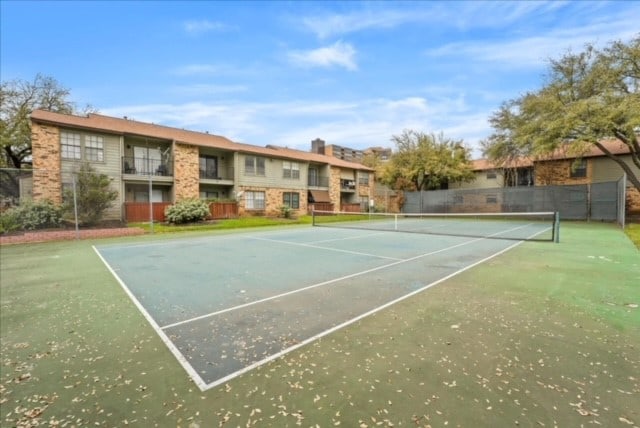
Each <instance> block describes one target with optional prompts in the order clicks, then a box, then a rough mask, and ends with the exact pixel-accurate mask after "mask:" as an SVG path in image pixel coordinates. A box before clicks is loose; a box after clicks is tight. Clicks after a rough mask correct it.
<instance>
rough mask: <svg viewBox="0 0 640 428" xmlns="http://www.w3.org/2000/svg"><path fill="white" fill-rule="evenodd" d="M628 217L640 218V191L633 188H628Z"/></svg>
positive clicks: (626, 202)
mask: <svg viewBox="0 0 640 428" xmlns="http://www.w3.org/2000/svg"><path fill="white" fill-rule="evenodd" d="M625 205H626V208H627V209H626V211H627V215H629V216H632V217H640V191H638V189H636V188H635V187H633V186H627V197H626V201H625Z"/></svg>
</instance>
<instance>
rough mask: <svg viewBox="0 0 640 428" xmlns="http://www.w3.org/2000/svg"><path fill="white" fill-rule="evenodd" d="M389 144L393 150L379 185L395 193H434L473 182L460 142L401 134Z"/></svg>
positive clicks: (464, 150) (468, 160) (414, 134)
mask: <svg viewBox="0 0 640 428" xmlns="http://www.w3.org/2000/svg"><path fill="white" fill-rule="evenodd" d="M391 141H393V142H394V143H395V144H396V146H397V150H396V151H395V152H394V153H393V155H391V159H390V160H389V162H388V163H387V164H386V167H385V169H384V172H383V174H382V182H384V183H385V184H387V185H389V186H392V187H393V188H395V189H397V190H429V189H437V188H440V187H441V186H442V185H443V184H447V183H451V182H464V181H469V180H471V179H473V171H472V169H471V162H470V153H469V150H468V149H467V148H466V147H465V146H464V144H463V142H462V140H452V139H450V138H447V137H445V136H444V135H443V134H438V135H436V134H425V133H423V132H418V131H413V130H405V131H403V133H402V134H401V135H394V136H393V137H392V138H391Z"/></svg>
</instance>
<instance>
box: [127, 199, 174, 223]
mask: <svg viewBox="0 0 640 428" xmlns="http://www.w3.org/2000/svg"><path fill="white" fill-rule="evenodd" d="M151 205H152V206H153V221H164V210H165V208H167V207H168V206H170V205H171V202H153V203H152V204H151ZM124 218H125V219H126V221H127V222H147V221H149V202H125V203H124Z"/></svg>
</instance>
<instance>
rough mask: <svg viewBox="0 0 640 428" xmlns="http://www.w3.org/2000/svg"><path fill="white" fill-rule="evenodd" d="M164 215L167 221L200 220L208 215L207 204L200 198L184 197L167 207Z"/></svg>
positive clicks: (179, 222) (176, 222)
mask: <svg viewBox="0 0 640 428" xmlns="http://www.w3.org/2000/svg"><path fill="white" fill-rule="evenodd" d="M164 215H165V217H166V219H167V221H168V222H169V223H175V224H182V223H192V222H196V221H202V220H204V219H205V218H207V216H209V204H207V202H205V201H202V200H200V199H185V200H183V201H180V202H177V203H176V204H174V205H171V206H169V207H167V209H166V210H165V211H164Z"/></svg>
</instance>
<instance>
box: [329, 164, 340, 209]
mask: <svg viewBox="0 0 640 428" xmlns="http://www.w3.org/2000/svg"><path fill="white" fill-rule="evenodd" d="M329 199H331V202H332V203H333V208H334V209H335V210H336V211H340V168H335V167H331V169H330V170H329Z"/></svg>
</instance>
